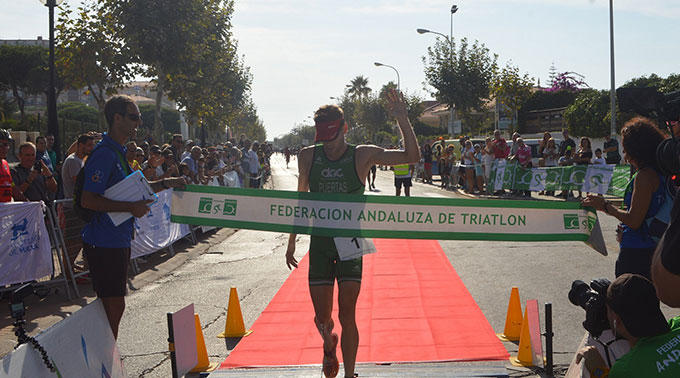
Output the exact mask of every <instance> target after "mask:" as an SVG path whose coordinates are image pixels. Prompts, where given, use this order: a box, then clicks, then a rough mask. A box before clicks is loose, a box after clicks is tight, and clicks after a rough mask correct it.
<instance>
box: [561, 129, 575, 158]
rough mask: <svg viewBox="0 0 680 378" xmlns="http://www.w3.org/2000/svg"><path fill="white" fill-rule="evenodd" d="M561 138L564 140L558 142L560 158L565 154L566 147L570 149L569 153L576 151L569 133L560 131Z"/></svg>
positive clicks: (565, 130)
mask: <svg viewBox="0 0 680 378" xmlns="http://www.w3.org/2000/svg"><path fill="white" fill-rule="evenodd" d="M562 136H563V137H564V140H563V141H562V142H560V156H564V155H566V154H567V147H571V150H572V151H571V153H572V154H574V152H575V151H576V142H574V140H573V139H571V138H570V137H569V131H568V130H567V129H563V130H562Z"/></svg>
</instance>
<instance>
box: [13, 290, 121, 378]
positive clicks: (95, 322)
mask: <svg viewBox="0 0 680 378" xmlns="http://www.w3.org/2000/svg"><path fill="white" fill-rule="evenodd" d="M35 338H36V340H37V341H38V343H39V344H40V346H42V348H43V349H44V350H45V353H46V354H47V355H46V357H47V358H48V360H49V361H50V362H51V363H52V364H53V365H54V367H55V370H56V371H55V372H50V371H49V370H48V369H47V367H46V366H45V364H44V363H43V359H42V356H41V355H40V353H39V352H38V351H37V350H36V349H35V348H34V347H33V346H32V345H31V344H21V346H19V347H18V348H17V349H16V350H14V351H13V352H12V353H10V354H8V355H6V356H5V357H4V358H3V359H2V361H0V366H2V368H1V369H0V378H16V377H55V378H58V377H64V378H65V377H107V378H123V377H127V374H126V372H125V367H124V366H123V362H122V361H121V359H120V352H119V351H118V347H117V346H116V340H114V338H113V333H112V332H111V326H110V325H109V322H108V320H107V318H106V313H105V312H104V306H102V303H101V300H100V299H97V300H96V301H94V302H92V303H90V304H89V305H87V306H85V307H83V308H82V309H80V310H78V311H76V312H75V313H74V314H73V315H71V316H69V317H67V318H65V319H64V320H62V321H60V322H59V323H57V324H55V325H54V326H52V327H50V328H48V329H47V330H46V331H45V332H42V333H41V334H39V335H38V336H36V337H35Z"/></svg>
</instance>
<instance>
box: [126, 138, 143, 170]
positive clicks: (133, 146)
mask: <svg viewBox="0 0 680 378" xmlns="http://www.w3.org/2000/svg"><path fill="white" fill-rule="evenodd" d="M125 148H127V150H126V152H125V159H127V162H128V164H130V167H131V168H132V170H133V171H141V170H142V167H141V166H140V165H139V162H137V160H136V158H137V143H135V141H134V140H131V141H129V142H127V143H126V144H125Z"/></svg>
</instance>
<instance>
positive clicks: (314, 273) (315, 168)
mask: <svg viewBox="0 0 680 378" xmlns="http://www.w3.org/2000/svg"><path fill="white" fill-rule="evenodd" d="M387 103H388V108H389V109H390V111H391V113H392V115H393V116H394V117H395V118H396V119H397V122H398V124H399V128H400V129H401V134H402V139H403V141H404V149H403V150H386V149H384V148H382V147H378V146H374V145H360V146H354V145H349V144H347V142H346V141H345V133H347V123H346V122H345V120H344V118H343V117H344V115H343V112H342V109H341V108H340V107H338V106H337V105H325V106H322V107H321V108H319V110H317V111H316V113H314V123H315V126H316V137H315V138H314V141H315V142H321V143H320V144H317V145H315V146H310V147H306V148H304V149H303V150H301V151H300V153H299V155H298V170H299V173H300V174H299V176H298V191H301V192H306V191H308V190H309V191H311V192H335V193H351V194H362V193H363V192H364V187H365V181H366V176H367V175H368V172H369V170H370V169H371V166H373V165H374V164H384V165H397V164H404V163H414V162H416V161H418V159H419V158H420V153H419V150H418V144H417V141H416V136H415V134H414V133H413V127H412V126H411V123H410V122H409V120H408V117H407V113H406V105H405V104H404V99H403V96H402V95H401V94H400V93H398V92H397V91H395V90H391V91H389V92H388V93H387ZM295 238H296V235H295V234H291V235H290V239H289V240H288V250H287V251H286V264H287V265H288V268H289V269H290V268H291V266H293V267H296V268H297V266H298V261H297V259H295V257H294V253H295ZM309 251H310V252H309V292H310V295H311V297H312V303H313V304H314V313H315V317H314V322H315V324H316V326H317V328H318V330H319V333H320V334H321V336H322V338H323V349H324V357H323V372H324V374H325V375H326V377H335V376H336V375H337V374H338V370H339V366H338V359H337V356H336V352H335V350H336V346H337V343H338V335H337V334H336V333H333V327H334V324H333V321H332V319H331V311H332V309H333V285H334V281H335V280H336V279H337V280H338V317H339V319H340V325H341V326H342V336H341V338H340V339H341V344H340V348H341V350H342V356H343V360H344V369H345V377H353V376H354V364H355V362H356V355H357V348H358V346H359V331H358V330H357V325H356V321H355V307H356V302H357V298H358V297H359V290H360V288H361V271H362V258H361V257H359V258H356V259H353V260H348V261H342V260H340V258H339V256H338V251H337V248H336V245H335V242H334V239H333V238H331V237H322V236H315V235H312V237H311V244H310V247H309Z"/></svg>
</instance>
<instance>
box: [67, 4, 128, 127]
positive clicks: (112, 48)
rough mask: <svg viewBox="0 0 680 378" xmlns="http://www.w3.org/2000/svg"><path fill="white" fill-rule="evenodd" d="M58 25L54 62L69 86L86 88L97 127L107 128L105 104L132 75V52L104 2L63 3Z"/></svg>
mask: <svg viewBox="0 0 680 378" xmlns="http://www.w3.org/2000/svg"><path fill="white" fill-rule="evenodd" d="M62 9H63V10H62V12H61V14H60V15H59V22H58V25H57V38H56V43H57V48H56V51H57V52H58V53H57V56H56V61H55V64H56V66H57V67H58V69H59V72H60V74H61V76H62V78H63V80H64V82H65V83H66V84H67V86H69V87H71V88H78V89H80V88H87V93H88V94H91V95H92V96H93V97H94V99H95V101H96V102H97V107H98V108H99V115H98V122H99V127H100V129H105V128H106V119H105V116H104V105H105V104H106V99H107V97H109V96H111V95H113V94H114V93H116V92H117V90H116V88H118V87H120V86H121V85H122V84H123V83H124V82H125V81H128V80H130V79H132V77H133V75H134V74H135V73H136V69H135V68H134V67H133V66H132V65H131V62H132V59H133V55H132V53H131V49H130V46H129V45H127V44H126V43H125V42H124V41H123V40H122V39H121V38H120V36H119V35H118V34H117V33H116V28H117V26H116V25H114V24H113V21H114V20H113V19H112V17H111V13H110V12H109V10H108V8H107V7H106V6H105V4H104V3H100V2H97V1H88V2H85V3H84V4H83V5H82V6H80V7H78V11H77V13H76V14H75V17H74V14H73V11H72V10H71V9H70V8H69V7H68V4H64V6H63V8H62Z"/></svg>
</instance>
